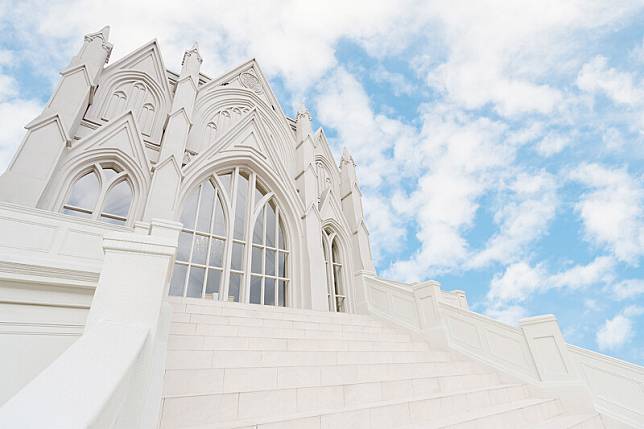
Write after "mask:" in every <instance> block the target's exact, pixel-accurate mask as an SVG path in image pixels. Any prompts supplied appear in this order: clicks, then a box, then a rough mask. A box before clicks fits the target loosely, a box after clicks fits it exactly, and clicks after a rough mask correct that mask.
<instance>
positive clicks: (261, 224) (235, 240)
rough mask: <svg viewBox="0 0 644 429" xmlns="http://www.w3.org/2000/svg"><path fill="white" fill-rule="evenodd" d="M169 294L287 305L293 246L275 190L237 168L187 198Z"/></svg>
mask: <svg viewBox="0 0 644 429" xmlns="http://www.w3.org/2000/svg"><path fill="white" fill-rule="evenodd" d="M180 220H181V222H182V223H183V231H182V232H181V235H180V238H179V248H178V249H177V257H176V264H175V269H174V274H173V277H172V282H171V286H170V295H175V296H187V297H193V298H195V297H196V298H200V297H206V296H207V297H212V298H214V299H220V300H226V301H235V302H250V303H253V304H266V305H281V306H286V305H287V290H288V286H289V284H288V283H289V269H288V263H289V260H288V256H289V251H288V245H287V238H286V234H285V228H284V223H283V220H282V219H281V214H280V210H279V207H278V205H277V203H276V201H275V197H274V195H273V193H272V192H269V191H267V190H266V188H265V187H264V186H262V184H261V183H259V181H258V179H257V177H256V175H255V174H254V173H253V172H249V171H245V170H240V169H239V168H236V169H235V170H233V171H228V172H225V173H222V174H220V175H218V176H217V177H216V178H215V177H211V178H209V179H208V180H206V181H204V182H202V183H201V184H200V185H199V186H197V188H195V189H194V190H193V191H192V192H191V193H190V194H189V196H188V197H187V199H186V202H185V203H184V207H183V211H182V214H181V218H180Z"/></svg>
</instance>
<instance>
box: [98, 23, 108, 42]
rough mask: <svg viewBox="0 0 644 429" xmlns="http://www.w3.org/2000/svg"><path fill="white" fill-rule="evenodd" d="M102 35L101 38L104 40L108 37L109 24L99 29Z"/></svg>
mask: <svg viewBox="0 0 644 429" xmlns="http://www.w3.org/2000/svg"><path fill="white" fill-rule="evenodd" d="M99 33H101V34H102V35H103V38H104V39H105V40H107V39H109V37H110V26H109V25H106V26H105V27H103V28H101V31H99Z"/></svg>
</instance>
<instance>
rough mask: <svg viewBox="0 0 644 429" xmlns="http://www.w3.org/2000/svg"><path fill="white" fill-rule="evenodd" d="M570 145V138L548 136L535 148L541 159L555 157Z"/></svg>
mask: <svg viewBox="0 0 644 429" xmlns="http://www.w3.org/2000/svg"><path fill="white" fill-rule="evenodd" d="M571 143H572V141H571V139H570V137H568V136H565V135H560V134H548V135H547V136H545V137H544V138H543V139H542V140H541V141H540V142H539V143H538V144H537V146H536V149H537V152H538V153H539V155H541V156H543V157H549V156H552V155H556V154H558V153H559V152H561V151H562V150H564V149H565V148H566V147H567V146H569V145H570V144H571Z"/></svg>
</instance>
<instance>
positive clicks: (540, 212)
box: [468, 171, 557, 268]
mask: <svg viewBox="0 0 644 429" xmlns="http://www.w3.org/2000/svg"><path fill="white" fill-rule="evenodd" d="M556 188H557V185H556V182H555V178H554V177H553V176H552V175H551V174H549V173H547V172H544V171H542V172H538V173H536V174H527V173H521V174H519V175H518V176H517V177H516V178H515V179H514V180H513V182H512V183H511V184H510V185H509V186H508V189H509V191H511V194H510V196H508V197H507V199H506V198H504V199H503V200H502V202H501V207H500V208H499V209H498V211H497V212H496V214H495V222H496V223H497V224H499V225H500V227H499V232H498V233H497V234H495V235H494V236H493V237H492V238H491V239H490V240H489V241H488V243H487V244H486V247H485V248H484V249H483V250H481V251H480V252H479V253H477V254H475V255H473V256H472V258H471V259H470V261H469V262H468V266H470V267H475V268H479V267H483V266H486V265H488V264H490V263H491V262H501V263H505V264H507V263H510V262H513V261H516V260H517V259H520V258H521V257H522V256H523V253H524V248H525V247H527V246H528V245H529V244H530V243H532V242H533V241H534V240H535V239H537V238H539V237H540V236H542V235H543V234H544V233H545V232H546V230H547V228H548V226H549V224H550V221H551V220H552V218H553V217H554V215H555V211H556V207H557V196H556Z"/></svg>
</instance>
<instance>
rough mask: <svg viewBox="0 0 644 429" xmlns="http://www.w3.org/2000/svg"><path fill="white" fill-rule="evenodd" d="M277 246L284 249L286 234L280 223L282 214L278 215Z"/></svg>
mask: <svg viewBox="0 0 644 429" xmlns="http://www.w3.org/2000/svg"><path fill="white" fill-rule="evenodd" d="M278 241H279V246H278V247H279V248H280V249H282V250H286V235H285V234H284V224H283V223H282V216H280V233H279V237H278Z"/></svg>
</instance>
